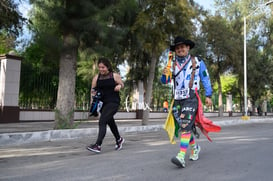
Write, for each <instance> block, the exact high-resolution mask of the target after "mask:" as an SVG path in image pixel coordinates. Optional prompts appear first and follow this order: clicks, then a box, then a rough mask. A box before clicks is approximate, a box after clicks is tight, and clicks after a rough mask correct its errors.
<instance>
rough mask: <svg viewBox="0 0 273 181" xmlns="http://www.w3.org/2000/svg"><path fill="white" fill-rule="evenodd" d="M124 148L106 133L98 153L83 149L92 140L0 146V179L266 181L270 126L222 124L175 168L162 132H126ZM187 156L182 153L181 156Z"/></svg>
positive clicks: (271, 159)
mask: <svg viewBox="0 0 273 181" xmlns="http://www.w3.org/2000/svg"><path fill="white" fill-rule="evenodd" d="M123 136H124V137H125V139H126V142H125V144H124V149H123V150H121V151H115V150H114V141H113V138H112V136H111V135H108V136H107V137H106V139H105V141H104V143H103V147H102V152H101V153H100V154H94V153H91V152H89V151H87V150H86V149H85V146H86V145H87V144H89V143H90V142H92V141H95V137H93V138H90V140H88V139H87V138H84V139H74V140H66V141H54V142H40V143H31V144H24V145H21V146H2V147H0V180H5V181H9V180H20V181H50V180H52V181H53V180H54V181H56V180H62V181H82V180H86V181H87V180H88V181H90V180H96V181H97V180H98V181H108V180H118V181H125V180H130V181H131V180H132V181H137V180H147V181H153V180H156V181H158V180H160V181H166V180H170V181H171V180H172V181H176V180H179V181H181V180H185V181H199V180H202V181H245V180H248V181H252V180H253V181H254V180H255V181H256V180H259V181H267V180H272V176H273V173H272V168H273V156H272V153H273V139H272V138H273V123H252V124H245V125H236V126H225V127H223V129H222V131H221V132H220V133H213V134H210V136H211V138H212V139H213V142H212V143H210V142H209V141H208V140H207V139H206V138H205V137H204V136H203V135H202V136H201V138H200V139H199V140H197V141H198V143H199V144H200V145H201V147H202V150H201V153H200V159H199V160H198V161H195V162H193V161H188V160H187V163H186V164H187V165H186V168H183V169H179V168H177V167H176V166H175V165H173V164H172V163H171V162H170V159H171V157H172V156H174V155H175V154H176V153H177V151H178V144H176V145H171V144H170V143H169V141H168V137H167V134H166V132H165V131H163V130H160V131H155V132H141V133H126V135H123ZM187 158H188V155H187Z"/></svg>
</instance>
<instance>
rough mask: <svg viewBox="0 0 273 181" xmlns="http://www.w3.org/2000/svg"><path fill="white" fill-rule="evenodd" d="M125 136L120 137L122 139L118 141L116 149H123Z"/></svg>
mask: <svg viewBox="0 0 273 181" xmlns="http://www.w3.org/2000/svg"><path fill="white" fill-rule="evenodd" d="M124 141H125V140H124V138H122V137H120V139H119V140H118V141H117V144H116V146H115V150H121V149H122V144H123V143H124Z"/></svg>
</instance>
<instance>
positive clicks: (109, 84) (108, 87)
mask: <svg viewBox="0 0 273 181" xmlns="http://www.w3.org/2000/svg"><path fill="white" fill-rule="evenodd" d="M116 85H117V84H116V82H115V80H114V76H113V72H110V73H109V74H108V75H100V74H99V76H98V80H97V87H96V88H97V90H98V91H100V92H101V93H102V98H101V101H102V102H103V104H106V103H109V102H115V103H118V104H119V103H120V96H119V92H117V91H114V89H115V87H116Z"/></svg>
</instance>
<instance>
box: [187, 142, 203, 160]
mask: <svg viewBox="0 0 273 181" xmlns="http://www.w3.org/2000/svg"><path fill="white" fill-rule="evenodd" d="M200 151H201V147H200V146H199V145H196V148H193V149H192V150H191V155H190V160H193V161H196V160H198V158H199V152H200Z"/></svg>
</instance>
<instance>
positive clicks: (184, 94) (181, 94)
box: [174, 88, 190, 100]
mask: <svg viewBox="0 0 273 181" xmlns="http://www.w3.org/2000/svg"><path fill="white" fill-rule="evenodd" d="M189 97H190V89H189V88H187V89H179V90H175V92H174V99H175V100H181V99H187V98H189Z"/></svg>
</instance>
